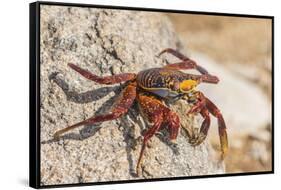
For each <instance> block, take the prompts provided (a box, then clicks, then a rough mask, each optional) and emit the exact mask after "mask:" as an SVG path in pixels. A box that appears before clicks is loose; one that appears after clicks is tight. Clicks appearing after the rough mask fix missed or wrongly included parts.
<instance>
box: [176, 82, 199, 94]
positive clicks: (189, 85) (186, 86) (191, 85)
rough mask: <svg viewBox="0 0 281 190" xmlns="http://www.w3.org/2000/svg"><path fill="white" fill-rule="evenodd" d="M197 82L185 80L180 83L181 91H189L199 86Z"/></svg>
mask: <svg viewBox="0 0 281 190" xmlns="http://www.w3.org/2000/svg"><path fill="white" fill-rule="evenodd" d="M197 84H198V83H197V81H195V80H184V81H183V82H181V83H180V90H181V91H183V92H186V91H189V90H191V89H193V88H194V87H195V86H197Z"/></svg>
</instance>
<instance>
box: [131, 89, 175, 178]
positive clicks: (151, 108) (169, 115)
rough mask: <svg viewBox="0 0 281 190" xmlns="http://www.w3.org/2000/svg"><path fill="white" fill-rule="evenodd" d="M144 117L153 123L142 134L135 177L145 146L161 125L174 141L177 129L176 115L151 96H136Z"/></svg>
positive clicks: (138, 170) (138, 171)
mask: <svg viewBox="0 0 281 190" xmlns="http://www.w3.org/2000/svg"><path fill="white" fill-rule="evenodd" d="M137 100H138V102H139V105H140V107H141V110H142V113H143V114H144V116H145V117H146V118H147V119H148V120H149V121H150V122H152V123H153V126H152V127H151V128H150V129H149V130H148V131H147V132H146V133H145V134H144V140H143V145H142V148H141V152H140V156H139V159H138V162H137V168H136V171H137V175H138V176H139V174H140V169H141V164H142V161H143V159H142V158H143V154H144V151H145V148H146V145H147V142H148V140H149V139H150V138H151V137H153V135H154V134H155V133H156V132H157V131H158V130H159V129H160V127H161V124H162V123H164V122H166V123H167V124H168V129H169V132H170V139H171V140H175V139H176V137H177V135H178V131H179V127H180V121H179V117H178V116H177V115H176V113H174V112H172V111H171V110H170V109H169V108H167V107H166V106H165V105H163V103H162V102H161V101H160V100H158V99H156V98H155V97H153V96H147V95H144V94H140V95H138V98H137Z"/></svg>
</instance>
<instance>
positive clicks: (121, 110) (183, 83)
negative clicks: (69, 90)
mask: <svg viewBox="0 0 281 190" xmlns="http://www.w3.org/2000/svg"><path fill="white" fill-rule="evenodd" d="M165 52H167V53H170V54H172V55H174V56H176V57H177V58H179V59H180V60H181V62H178V63H174V64H168V65H166V66H164V67H162V68H151V69H147V70H144V71H140V72H139V73H138V74H134V73H124V74H119V75H113V76H106V77H99V76H97V75H94V74H92V73H90V72H89V71H86V70H84V69H82V68H80V67H78V66H76V65H74V64H72V63H69V67H71V68H72V69H74V70H75V71H77V72H78V73H80V74H81V75H82V76H84V77H85V78H87V79H89V80H92V81H95V82H97V83H100V84H116V83H121V82H127V83H126V84H127V85H126V87H125V88H124V90H123V92H122V95H121V98H120V99H118V102H116V104H115V105H114V106H113V109H112V110H111V112H110V113H109V114H105V115H98V116H94V117H91V118H89V119H86V120H84V121H81V122H79V123H76V124H74V125H71V126H68V127H66V128H64V129H61V130H59V131H57V132H56V133H55V135H54V137H55V138H56V139H57V138H59V136H60V135H62V134H63V133H65V132H67V131H69V130H71V129H74V128H76V127H79V126H81V125H89V124H94V123H97V122H103V121H108V120H113V119H117V118H119V117H120V116H122V115H124V114H126V113H127V111H128V109H129V108H130V107H131V106H132V104H133V103H134V101H137V102H138V104H139V106H140V108H141V111H142V113H143V114H144V116H145V118H146V119H148V120H149V122H151V123H152V126H151V127H150V128H149V129H148V130H147V131H146V133H145V134H144V139H143V145H142V148H141V152H140V156H139V159H138V163H137V168H136V172H137V175H139V174H140V171H141V165H142V158H143V153H144V151H145V148H146V145H147V142H148V140H149V139H150V138H151V137H153V135H154V134H155V133H156V132H157V131H158V130H159V129H160V128H161V127H162V126H164V124H166V126H167V127H168V130H169V133H170V136H169V138H170V140H171V141H173V140H176V138H177V135H178V132H179V128H180V119H179V117H178V115H177V114H176V113H175V112H173V111H171V110H170V109H169V108H168V107H167V106H166V105H165V104H164V102H165V101H166V100H174V101H176V100H179V99H184V100H186V102H187V103H188V104H191V105H192V107H191V109H190V110H189V111H188V113H186V114H197V113H198V114H200V115H201V116H202V117H203V118H204V121H203V123H202V125H201V128H200V132H199V134H198V136H197V137H195V139H193V140H192V141H190V142H191V144H192V145H194V146H196V145H199V144H200V143H202V142H203V141H204V140H205V138H206V136H207V133H208V130H209V127H210V122H211V121H210V114H209V113H211V114H212V115H213V116H215V117H216V118H217V119H218V128H219V136H220V143H221V158H222V159H223V158H224V157H225V155H226V153H227V148H228V141H227V133H226V125H225V122H224V119H223V116H222V114H221V112H220V110H219V109H218V108H217V107H216V106H215V104H214V103H213V102H211V101H210V100H209V99H208V98H207V97H205V96H204V94H203V93H202V92H199V91H196V90H195V87H196V86H197V85H198V84H200V83H201V82H205V83H213V84H216V83H218V82H219V79H218V78H217V77H216V76H214V75H211V74H209V73H208V72H207V70H206V69H204V68H203V67H201V66H199V65H197V64H196V62H195V61H193V60H191V59H189V58H188V57H186V56H184V55H183V54H181V53H180V52H178V51H176V50H173V49H170V48H168V49H165V50H163V51H162V52H161V53H160V54H159V55H161V54H163V53H165ZM185 69H196V70H197V71H198V72H200V75H195V74H187V73H184V72H182V71H180V70H185Z"/></svg>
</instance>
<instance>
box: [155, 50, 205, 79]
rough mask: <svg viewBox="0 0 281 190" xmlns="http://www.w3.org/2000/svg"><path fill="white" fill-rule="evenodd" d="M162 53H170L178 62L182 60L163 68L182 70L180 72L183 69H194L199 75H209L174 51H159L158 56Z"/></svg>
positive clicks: (193, 62)
mask: <svg viewBox="0 0 281 190" xmlns="http://www.w3.org/2000/svg"><path fill="white" fill-rule="evenodd" d="M163 53H170V54H172V55H174V56H175V57H177V58H179V59H180V60H182V62H179V63H174V64H169V65H166V66H165V68H172V69H182V70H183V69H196V70H197V71H199V72H200V73H201V74H204V75H205V74H209V73H208V71H207V70H206V69H204V68H203V67H201V66H200V65H197V63H196V62H195V61H193V60H192V59H190V58H188V57H186V56H184V55H183V54H181V53H180V52H178V51H176V50H174V49H171V48H167V49H164V50H163V51H161V52H160V53H159V56H160V55H162V54H163Z"/></svg>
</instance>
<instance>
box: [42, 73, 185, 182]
mask: <svg viewBox="0 0 281 190" xmlns="http://www.w3.org/2000/svg"><path fill="white" fill-rule="evenodd" d="M49 80H50V81H53V82H54V83H55V84H56V85H58V86H59V87H60V88H61V89H62V91H63V92H64V94H65V95H66V97H67V100H68V101H71V102H75V103H78V104H84V103H90V102H94V101H98V100H100V99H102V98H103V97H105V96H106V95H108V93H110V92H114V93H115V94H116V95H115V96H113V97H111V98H110V99H108V100H107V101H106V102H104V103H103V104H102V105H101V106H100V107H99V109H98V110H97V111H96V112H95V115H100V114H104V113H106V111H107V110H110V108H111V107H112V105H113V103H114V101H115V100H116V98H117V96H118V95H119V94H120V93H121V91H122V89H123V88H124V86H125V85H124V84H122V85H120V86H113V87H112V86H110V87H102V88H99V89H95V90H90V91H87V92H83V93H78V92H76V91H74V90H71V89H70V88H69V84H68V83H67V82H66V81H65V80H64V79H63V77H62V76H60V74H59V73H58V72H55V73H52V74H51V75H49ZM138 113H139V108H138V106H137V104H136V102H135V103H134V104H133V106H132V107H131V108H130V109H129V111H128V113H127V114H125V115H124V116H122V117H121V118H119V121H120V125H119V126H121V127H119V130H121V131H122V134H123V138H124V142H125V143H126V147H125V149H126V154H127V160H128V163H129V174H130V175H131V176H133V177H137V174H136V171H135V164H136V162H134V159H133V158H134V157H135V156H134V153H133V150H136V147H137V146H139V145H141V142H140V138H141V136H143V135H144V133H145V131H146V130H147V129H148V127H146V126H147V123H146V122H143V121H141V120H140V117H138V115H139V114H138ZM129 120H131V121H129ZM134 124H137V125H138V126H136V125H134ZM135 127H140V131H142V132H141V136H138V137H136V135H135V130H136V128H135ZM163 128H165V127H163ZM100 129H101V123H97V124H94V125H85V126H84V127H83V128H82V129H81V130H79V133H72V132H70V133H67V134H65V135H62V136H61V137H60V138H59V139H54V138H52V139H49V140H46V141H42V142H41V144H50V143H58V142H59V143H61V142H63V141H64V140H78V141H83V140H85V139H87V138H89V137H91V136H94V135H95V134H96V133H97V132H98V131H99V130H100ZM155 136H157V137H158V138H159V139H160V140H161V141H162V142H163V143H165V144H166V145H167V146H169V147H170V148H171V149H172V151H173V152H174V154H179V151H178V148H177V146H176V144H173V143H171V142H170V141H169V139H168V138H167V137H168V132H167V130H166V129H162V130H160V132H158V133H157V134H156V135H155Z"/></svg>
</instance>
